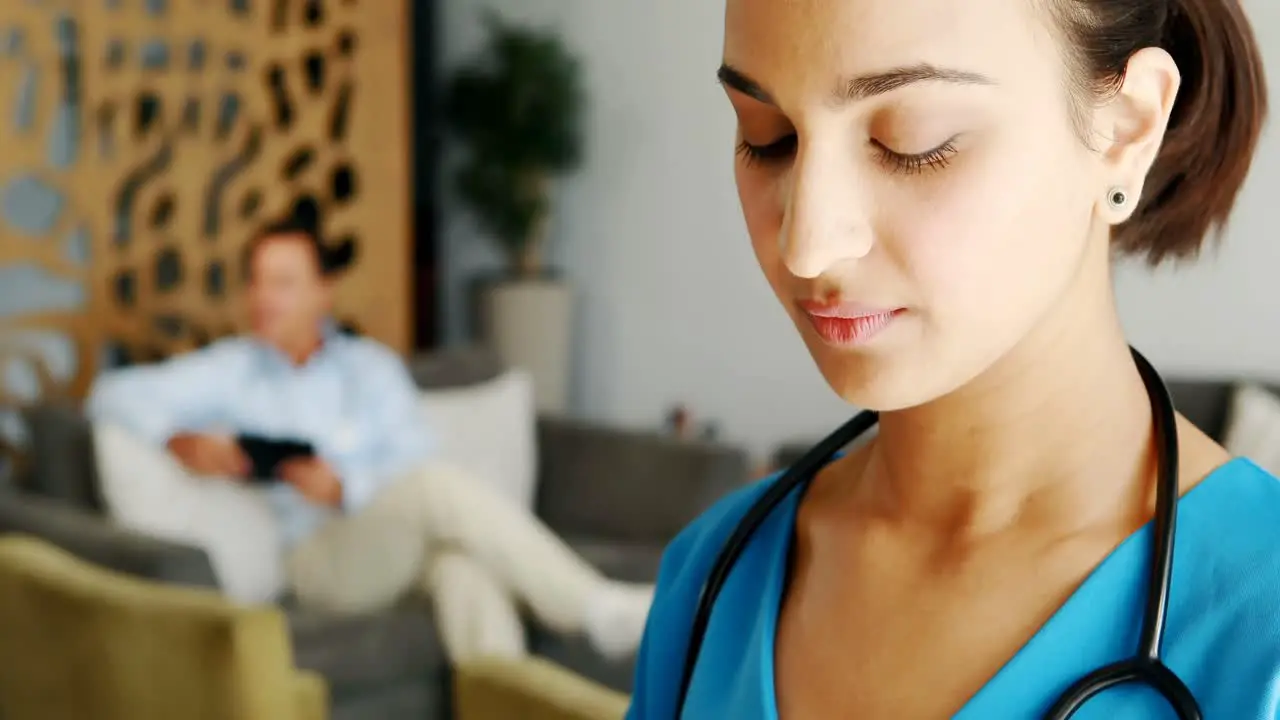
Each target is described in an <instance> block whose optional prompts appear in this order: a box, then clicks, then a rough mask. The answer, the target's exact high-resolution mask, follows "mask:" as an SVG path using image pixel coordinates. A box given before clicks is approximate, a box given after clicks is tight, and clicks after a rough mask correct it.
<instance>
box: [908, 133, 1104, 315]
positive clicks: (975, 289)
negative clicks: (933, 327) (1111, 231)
mask: <svg viewBox="0 0 1280 720" xmlns="http://www.w3.org/2000/svg"><path fill="white" fill-rule="evenodd" d="M1040 146H1041V147H1040V149H1039V150H1037V146H1036V144H1035V143H1017V142H1016V141H1008V142H1006V143H1005V144H1004V145H1003V146H993V147H990V148H989V149H987V150H986V151H985V152H984V153H983V154H982V155H980V156H978V157H975V158H972V162H969V163H966V164H964V165H961V164H959V163H958V164H957V165H956V166H954V167H952V168H950V169H949V170H947V171H946V172H949V173H951V176H950V177H948V178H946V179H945V181H942V180H941V179H939V182H938V183H937V186H936V190H935V191H934V192H931V193H928V194H927V196H925V197H926V198H927V199H925V200H923V201H920V202H918V203H916V204H912V205H911V206H910V207H909V208H908V210H909V211H907V212H901V209H900V211H899V212H901V214H900V215H898V217H899V218H900V219H901V221H902V223H901V224H900V225H899V228H898V231H899V232H898V237H897V241H896V242H894V243H893V244H894V245H895V246H896V248H897V250H898V252H899V253H900V254H901V256H902V264H903V265H904V266H905V267H907V268H910V271H909V272H910V275H911V276H912V278H911V279H912V281H913V284H914V285H915V286H916V290H917V291H918V292H919V293H921V295H922V297H921V299H922V301H923V303H924V305H925V307H926V309H927V313H926V315H927V316H928V317H930V318H931V319H933V320H936V321H938V322H944V323H945V324H947V325H949V326H954V325H956V324H961V325H965V326H966V329H967V330H970V331H976V332H981V331H983V330H984V329H987V328H988V326H989V328H990V329H991V330H992V331H995V330H996V329H1009V330H1013V329H1018V328H1021V327H1023V326H1025V325H1026V323H1025V322H1019V321H1018V318H1020V317H1022V316H1026V317H1031V316H1032V315H1034V314H1036V313H1039V312H1041V311H1043V310H1044V309H1045V307H1046V306H1047V305H1048V304H1049V303H1051V302H1053V301H1054V299H1055V298H1056V297H1057V296H1058V294H1059V293H1060V292H1061V290H1062V288H1063V286H1064V285H1065V284H1066V283H1067V282H1068V281H1069V280H1070V278H1071V277H1073V276H1074V273H1075V271H1076V270H1077V268H1078V267H1079V262H1080V258H1081V256H1082V253H1083V250H1084V242H1085V239H1086V235H1087V232H1086V228H1087V214H1082V213H1081V212H1079V210H1078V208H1079V206H1080V201H1079V199H1078V198H1073V197H1070V194H1071V192H1072V188H1075V187H1079V186H1080V183H1079V181H1078V179H1073V177H1072V175H1073V171H1072V169H1071V168H1072V166H1073V165H1072V163H1073V159H1072V158H1069V157H1054V153H1053V152H1051V151H1048V150H1046V149H1045V148H1044V147H1043V143H1040ZM1050 168H1052V169H1053V170H1052V171H1050V170H1049V169H1050ZM1000 331H1001V332H1003V330H1000Z"/></svg>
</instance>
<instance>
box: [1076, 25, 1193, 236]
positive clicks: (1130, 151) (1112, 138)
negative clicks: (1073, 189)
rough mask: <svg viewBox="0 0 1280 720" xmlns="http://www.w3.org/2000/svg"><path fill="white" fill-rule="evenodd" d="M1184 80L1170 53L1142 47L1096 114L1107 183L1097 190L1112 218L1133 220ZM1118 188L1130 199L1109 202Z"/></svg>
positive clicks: (1104, 211) (1102, 207) (1106, 214)
mask: <svg viewBox="0 0 1280 720" xmlns="http://www.w3.org/2000/svg"><path fill="white" fill-rule="evenodd" d="M1181 82H1182V75H1181V74H1180V73H1179V72H1178V66H1177V64H1176V63H1175V62H1174V61H1173V58H1172V57H1170V56H1169V53H1167V52H1165V51H1164V50H1162V49H1160V48H1145V49H1143V50H1139V51H1138V52H1136V53H1134V55H1133V57H1131V58H1129V64H1128V67H1127V68H1126V70H1125V75H1124V82H1123V83H1122V84H1121V85H1120V88H1119V90H1118V91H1116V92H1115V94H1114V95H1112V96H1111V97H1109V98H1107V99H1106V101H1105V102H1104V104H1103V105H1102V106H1101V107H1099V108H1098V109H1097V111H1096V112H1095V113H1094V137H1095V139H1096V140H1095V141H1096V142H1097V144H1098V149H1099V152H1100V153H1101V158H1102V162H1103V177H1104V179H1105V182H1106V183H1107V184H1106V186H1105V187H1102V188H1099V190H1098V212H1099V213H1100V214H1101V215H1102V217H1104V218H1106V219H1107V221H1108V222H1109V223H1111V224H1117V223H1121V222H1124V221H1125V220H1128V219H1129V216H1130V215H1132V214H1133V210H1134V208H1136V207H1137V205H1138V199H1139V198H1140V197H1141V196H1142V186H1143V183H1144V182H1145V181H1146V177H1147V172H1148V171H1150V170H1151V164H1152V163H1154V162H1155V159H1156V154H1157V153H1159V152H1160V144H1161V143H1162V142H1163V141H1164V133H1165V130H1166V129H1167V128H1168V126H1169V115H1170V113H1172V112H1173V103H1174V100H1176V99H1177V97H1178V86H1179V85H1180V84H1181ZM1113 188H1116V189H1120V190H1122V191H1123V192H1124V194H1125V195H1126V197H1127V198H1128V200H1127V202H1125V203H1123V204H1122V205H1120V206H1119V207H1117V206H1115V205H1113V204H1111V203H1109V202H1108V197H1109V196H1110V195H1111V190H1112V189H1113Z"/></svg>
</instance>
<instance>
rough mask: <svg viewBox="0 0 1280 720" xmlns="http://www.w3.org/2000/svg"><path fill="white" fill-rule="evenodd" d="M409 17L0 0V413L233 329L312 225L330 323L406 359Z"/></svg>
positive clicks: (383, 11)
mask: <svg viewBox="0 0 1280 720" xmlns="http://www.w3.org/2000/svg"><path fill="white" fill-rule="evenodd" d="M405 2H406V0H358V1H357V0H5V1H4V2H0V148H3V150H0V402H3V401H4V399H5V398H6V396H7V397H8V398H9V399H11V400H12V399H16V400H25V399H31V398H34V397H38V396H40V395H44V394H48V393H50V392H61V391H64V390H65V391H67V392H69V393H71V394H72V395H79V394H81V393H83V391H84V390H85V388H86V387H87V384H88V383H89V381H90V380H91V379H92V377H93V375H94V373H95V372H96V371H97V369H98V368H99V367H101V365H102V364H103V363H110V362H114V361H116V360H118V359H121V358H126V359H128V360H131V361H139V360H148V359H151V358H155V357H160V356H166V355H170V354H172V353H174V352H177V351H181V350H185V349H188V348H191V347H195V346H199V345H201V344H203V343H205V342H208V341H209V340H210V339H212V338H215V337H218V336H222V335H225V334H228V333H231V332H234V331H235V330H236V329H237V326H238V321H239V318H240V308H239V302H238V297H239V292H238V291H239V290H240V288H241V285H242V282H243V277H242V265H241V262H240V253H241V251H242V248H243V246H244V243H245V242H246V240H247V239H248V238H249V237H250V236H251V235H252V234H253V232H254V231H255V230H256V229H257V228H258V227H260V226H261V225H262V224H263V223H264V222H265V221H267V220H268V219H272V218H275V217H278V216H280V215H281V214H283V213H285V212H289V211H295V210H296V211H303V212H313V213H316V214H317V215H318V217H319V218H320V221H321V227H322V228H323V232H324V236H325V239H326V242H328V243H331V244H332V245H333V247H334V249H335V250H336V251H338V252H340V253H343V254H348V255H350V256H351V259H352V260H351V262H350V264H349V265H348V269H347V270H346V271H345V273H344V275H343V276H342V277H341V278H340V279H339V281H338V311H339V315H340V317H341V319H342V320H344V321H346V322H348V323H350V324H352V325H354V326H356V327H357V328H359V329H360V330H361V331H363V332H365V333H367V334H369V335H371V336H373V337H375V338H377V339H379V340H382V341H383V342H386V343H387V344H389V345H391V346H392V347H394V348H396V349H397V350H400V351H402V352H407V351H408V349H409V348H410V345H411V338H410V319H411V318H410V312H409V311H410V307H409V304H410V296H411V289H410V287H409V278H410V273H411V260H412V258H411V254H412V249H411V248H412V244H411V239H410V230H409V211H410V208H409V199H408V198H409V191H410V188H409V187H408V184H409V179H408V178H409V175H408V173H409V167H408V162H409V160H408V158H409V148H408V135H407V132H408V127H407V123H408V107H409V104H408V103H409V99H408V87H407V82H408V80H407V74H406V67H405V64H406V40H405V38H406V35H407V32H408V31H407V30H406V28H405V22H406V19H407V18H406V5H405Z"/></svg>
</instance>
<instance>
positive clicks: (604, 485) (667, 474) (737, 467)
mask: <svg viewBox="0 0 1280 720" xmlns="http://www.w3.org/2000/svg"><path fill="white" fill-rule="evenodd" d="M538 457H539V471H538V501H537V506H538V514H539V516H540V517H541V518H542V519H543V520H544V521H545V522H546V523H547V524H548V525H549V526H550V527H551V528H552V529H553V530H555V531H556V532H557V533H559V534H561V535H562V536H566V537H570V536H571V537H594V538H602V539H610V540H617V541H621V542H632V543H637V544H659V545H665V544H666V543H667V542H669V541H670V540H671V539H672V538H673V537H675V535H676V533H678V532H679V531H680V529H681V528H683V527H684V526H685V525H687V524H688V523H689V522H690V521H691V520H693V519H694V518H695V517H697V516H698V515H699V514H700V513H701V512H702V511H703V510H705V509H706V508H707V507H709V506H710V505H711V504H712V503H713V502H715V501H716V500H718V499H720V498H721V497H723V496H724V495H725V494H727V493H729V492H732V491H733V490H736V489H738V488H740V487H742V486H743V485H744V484H746V483H747V482H748V481H749V480H750V470H749V463H748V458H747V454H746V452H745V451H743V450H741V449H738V448H733V447H729V446H726V445H721V444H716V443H708V442H698V441H687V440H680V439H677V438H673V437H668V436H665V435H661V434H658V433H655V432H642V431H635V430H624V429H619V428H609V427H601V426H599V425H593V424H590V423H585V422H580V421H572V420H563V419H553V418H541V419H540V420H539V422H538Z"/></svg>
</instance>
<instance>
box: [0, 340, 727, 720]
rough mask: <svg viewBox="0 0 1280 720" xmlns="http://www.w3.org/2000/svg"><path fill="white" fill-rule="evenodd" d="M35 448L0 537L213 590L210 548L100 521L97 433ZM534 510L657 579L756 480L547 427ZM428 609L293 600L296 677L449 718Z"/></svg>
mask: <svg viewBox="0 0 1280 720" xmlns="http://www.w3.org/2000/svg"><path fill="white" fill-rule="evenodd" d="M411 367H412V370H413V374H414V376H415V378H416V379H417V381H418V383H419V384H420V385H421V386H422V387H429V388H439V387H453V386H461V385H467V384H470V383H476V382H481V381H484V380H487V379H489V378H492V377H494V376H495V375H496V374H497V373H498V372H500V367H499V365H498V363H496V362H495V361H494V360H493V359H492V357H491V356H489V355H487V354H486V353H483V352H478V351H454V352H447V353H442V354H437V355H433V356H430V357H426V358H422V359H419V360H416V361H415V362H414V363H412V366H411ZM25 415H26V418H27V423H28V427H29V431H30V436H31V437H30V440H31V445H30V449H29V460H30V462H29V464H28V468H27V472H26V473H25V474H24V476H23V477H21V478H20V483H19V485H20V486H19V487H18V488H16V489H11V490H9V491H4V490H3V489H0V534H3V533H6V532H24V533H32V534H35V535H38V536H41V537H43V538H45V539H47V540H50V541H52V542H54V543H55V544H57V545H60V546H62V547H63V548H66V549H68V550H70V551H71V552H73V553H76V554H77V555H79V556H81V557H84V558H86V559H89V560H91V561H93V562H97V563H100V564H102V565H105V566H108V567H111V568H114V569H117V570H121V571H125V572H128V573H132V574H134V575H138V576H142V577H146V578H152V579H155V580H159V581H162V582H168V583H180V584H185V585H193V586H201V587H212V588H216V587H217V578H216V577H215V575H214V572H213V569H212V567H211V565H210V563H209V560H208V557H207V556H206V555H205V554H204V552H203V551H201V550H198V549H196V548H192V547H185V546H181V545H176V544H173V543H169V542H164V541H161V540H158V539H155V538H150V537H144V536H141V535H138V534H135V533H131V532H128V531H125V530H122V529H121V528H119V527H117V526H114V525H112V524H111V523H110V522H108V521H107V520H106V519H105V518H104V517H103V515H102V501H101V497H100V496H99V493H98V488H97V479H96V473H95V471H94V465H93V462H92V457H93V448H92V437H91V435H90V433H89V427H88V425H87V423H86V422H85V421H84V420H83V418H82V417H81V416H80V415H79V413H78V412H77V411H76V410H75V409H73V408H71V407H68V406H64V405H54V404H50V405H44V406H39V407H34V408H30V409H28V410H27V411H25ZM537 437H538V455H539V475H538V498H537V512H538V514H539V515H540V517H541V518H542V519H543V520H544V521H545V522H546V523H547V524H548V525H549V526H550V527H551V528H552V529H553V530H555V531H556V532H557V533H559V534H560V536H561V537H563V538H565V539H566V540H568V541H569V543H570V544H571V545H572V546H573V547H574V548H575V549H577V550H578V551H579V552H580V553H582V554H583V555H584V556H585V557H586V558H587V559H588V560H589V561H590V562H592V563H594V564H595V565H596V566H597V567H599V568H600V569H601V570H602V571H603V572H605V573H606V574H608V575H610V576H612V577H617V578H620V579H626V580H633V581H651V580H653V579H654V578H655V576H656V573H657V566H658V561H659V558H660V555H661V552H662V549H663V547H664V546H665V545H666V543H667V542H668V541H670V540H671V538H672V537H674V535H675V533H676V532H677V531H678V530H679V529H680V528H681V527H682V526H683V525H685V524H686V523H687V522H688V521H689V520H690V519H692V518H693V517H694V516H695V515H697V514H698V513H699V512H700V511H701V510H702V509H704V508H705V507H707V506H708V505H709V504H710V503H712V502H713V501H714V500H715V499H717V498H719V497H721V496H722V495H724V494H725V493H727V492H729V491H731V490H733V489H734V488H736V487H740V486H741V485H742V484H743V483H744V482H746V481H748V480H749V477H748V472H749V471H748V465H747V458H746V456H745V454H744V453H742V452H741V451H739V450H736V449H733V448H729V447H725V446H719V445H711V444H703V443H691V442H682V441H678V440H675V439H672V438H668V437H664V436H661V435H658V434H655V433H639V432H629V431H622V430H616V429H609V428H603V427H599V426H596V425H592V424H587V423H582V422H574V421H569V420H553V419H548V418H543V419H540V420H539V421H538V435H537ZM425 602H427V601H425V600H422V599H406V601H405V602H404V603H403V604H402V605H400V606H398V607H395V608H392V609H389V610H387V611H385V612H380V613H376V614H371V615H363V616H354V617H352V616H346V617H343V616H335V615H329V614H324V613H319V612H315V611H309V610H306V609H303V608H300V607H297V606H294V605H293V604H291V603H289V602H288V601H285V602H284V603H283V605H284V609H285V610H286V612H287V615H288V618H289V625H290V629H291V631H292V635H293V644H294V654H295V658H296V662H297V664H298V666H299V667H300V668H304V669H309V670H315V671H317V672H319V673H320V674H322V675H323V676H324V677H325V679H326V680H327V681H328V683H329V686H330V693H331V696H332V701H333V714H332V717H333V719H334V720H399V719H401V718H403V719H405V720H409V719H410V718H412V719H413V720H445V719H447V718H450V717H451V714H450V705H451V701H450V687H451V680H452V677H451V672H450V669H449V667H448V666H447V663H446V662H445V659H444V656H443V654H442V649H441V647H440V643H439V641H438V638H437V635H436V630H435V627H434V625H433V623H432V620H431V615H430V612H429V608H427V607H425V606H424V604H425ZM529 634H530V646H531V648H532V649H533V651H534V652H535V653H536V654H539V655H542V656H544V657H547V658H549V659H551V660H553V661H555V662H557V663H559V664H561V665H564V666H566V667H567V668H569V669H571V670H573V671H575V672H578V673H581V674H582V675H585V676H587V677H589V678H591V679H594V680H597V681H599V682H602V683H604V684H605V685H608V686H610V687H612V688H615V689H618V690H620V691H623V692H627V691H629V690H630V683H631V672H632V663H631V662H629V661H628V662H609V661H607V660H605V659H603V658H601V657H599V656H597V655H596V654H595V653H594V652H593V651H592V650H591V649H590V648H589V647H588V646H587V645H586V644H585V642H583V641H581V640H578V639H575V638H567V637H557V636H555V635H552V634H549V633H546V632H543V631H542V630H541V629H539V628H537V627H533V626H530V627H529Z"/></svg>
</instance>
